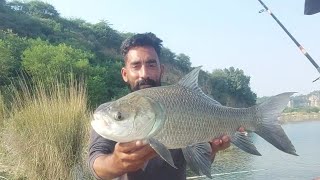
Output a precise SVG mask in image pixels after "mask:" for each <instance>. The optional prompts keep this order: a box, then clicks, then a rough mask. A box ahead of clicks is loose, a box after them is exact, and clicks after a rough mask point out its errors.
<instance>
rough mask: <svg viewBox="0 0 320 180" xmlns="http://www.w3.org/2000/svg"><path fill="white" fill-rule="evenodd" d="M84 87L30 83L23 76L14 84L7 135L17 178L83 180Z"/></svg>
mask: <svg viewBox="0 0 320 180" xmlns="http://www.w3.org/2000/svg"><path fill="white" fill-rule="evenodd" d="M84 87H85V86H84V83H78V82H74V81H70V82H69V83H67V84H63V83H60V82H59V81H56V82H55V83H52V84H51V85H44V83H42V82H41V81H38V82H36V83H34V85H33V86H32V88H30V87H28V86H27V85H26V83H24V82H23V81H22V83H21V84H20V86H19V87H17V88H15V90H14V91H13V92H14V93H13V94H14V97H13V103H12V106H11V112H10V114H9V119H8V123H7V125H6V127H5V130H4V136H3V137H4V138H3V141H4V144H5V147H7V150H8V152H9V154H8V155H9V156H10V159H11V163H13V165H14V167H15V169H13V170H12V171H13V172H15V174H14V175H15V177H22V175H23V176H24V177H26V178H27V179H35V180H40V179H41V180H42V179H81V176H82V173H83V172H84V171H85V170H84V169H85V167H84V166H83V162H84V161H83V158H82V157H83V154H84V152H83V149H84V147H85V146H86V145H87V144H86V143H87V139H88V137H87V136H88V122H89V121H88V120H89V117H88V112H87V107H86V103H87V99H86V97H87V96H86V90H85V88H84Z"/></svg>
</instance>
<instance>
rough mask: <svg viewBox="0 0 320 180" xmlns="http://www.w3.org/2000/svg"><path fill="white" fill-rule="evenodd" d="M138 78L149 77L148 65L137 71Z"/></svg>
mask: <svg viewBox="0 0 320 180" xmlns="http://www.w3.org/2000/svg"><path fill="white" fill-rule="evenodd" d="M139 76H140V78H148V77H149V70H148V67H146V66H142V67H141V69H140V71H139Z"/></svg>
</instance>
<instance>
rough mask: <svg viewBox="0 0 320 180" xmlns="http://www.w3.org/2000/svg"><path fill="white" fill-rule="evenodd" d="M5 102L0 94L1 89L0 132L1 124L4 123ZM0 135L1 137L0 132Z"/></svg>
mask: <svg viewBox="0 0 320 180" xmlns="http://www.w3.org/2000/svg"><path fill="white" fill-rule="evenodd" d="M5 109H6V107H5V104H4V99H3V96H2V94H1V91H0V132H2V128H3V125H4V117H5V112H6V111H5ZM0 137H1V134H0Z"/></svg>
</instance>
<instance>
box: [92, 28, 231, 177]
mask: <svg viewBox="0 0 320 180" xmlns="http://www.w3.org/2000/svg"><path fill="white" fill-rule="evenodd" d="M161 43H162V40H160V39H159V38H157V37H156V36H155V35H154V34H152V33H145V34H136V35H134V36H133V37H131V38H128V39H127V40H125V41H124V42H123V44H122V46H121V53H122V55H123V57H124V60H125V66H124V67H123V68H122V69H121V74H122V78H123V80H124V81H125V82H126V83H127V84H128V86H129V87H130V89H131V91H136V90H139V89H143V88H149V87H155V86H160V85H161V76H162V74H163V71H164V67H163V65H161V64H160V58H159V56H160V51H161V47H162V45H161ZM210 143H211V147H212V159H213V158H214V156H215V154H216V153H217V152H218V151H219V150H223V149H226V148H227V147H229V146H230V138H229V137H227V136H223V137H221V139H214V140H213V141H212V142H210ZM170 152H171V155H172V157H173V160H174V163H175V166H176V167H177V168H178V169H175V168H173V167H171V166H170V165H169V164H168V163H167V162H165V161H164V160H162V159H161V158H160V157H159V156H158V155H157V154H156V153H155V151H154V150H153V149H152V148H151V147H150V146H149V145H148V144H147V143H146V142H144V141H135V142H129V143H116V142H114V141H111V140H107V139H104V138H103V137H101V136H100V135H98V134H97V133H96V132H95V131H94V130H92V131H91V138H90V149H89V167H90V169H91V171H92V173H93V175H94V176H95V177H96V178H97V179H113V178H119V179H130V180H131V179H139V180H140V179H154V180H156V179H166V180H170V179H175V180H179V179H186V162H185V160H184V157H183V154H182V151H181V150H180V149H176V150H170ZM142 169H144V170H142Z"/></svg>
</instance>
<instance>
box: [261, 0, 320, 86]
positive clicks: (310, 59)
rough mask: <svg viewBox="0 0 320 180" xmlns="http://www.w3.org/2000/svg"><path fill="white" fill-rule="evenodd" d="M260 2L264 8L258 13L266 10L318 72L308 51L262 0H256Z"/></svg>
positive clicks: (319, 69)
mask: <svg viewBox="0 0 320 180" xmlns="http://www.w3.org/2000/svg"><path fill="white" fill-rule="evenodd" d="M258 1H259V2H260V4H261V5H262V6H263V7H264V9H262V10H260V11H259V13H262V12H268V13H269V14H270V15H271V16H272V17H273V19H274V20H275V21H276V22H277V23H278V24H279V26H280V27H281V28H282V29H283V30H284V31H285V32H286V33H287V35H288V36H289V37H290V38H291V40H292V41H293V42H294V43H295V44H296V46H297V47H298V48H299V49H300V51H301V52H302V54H303V55H305V56H306V57H307V58H308V59H309V61H310V62H311V64H312V65H313V66H314V67H315V68H316V69H317V71H318V72H319V73H320V67H319V65H318V64H317V63H316V62H315V61H314V60H313V58H312V57H311V56H310V55H309V53H308V52H307V50H306V49H304V47H303V46H302V45H301V44H300V43H299V42H298V41H297V40H296V39H295V38H294V37H293V36H292V35H291V34H290V32H289V31H288V30H287V28H285V27H284V26H283V25H282V23H281V22H280V21H279V20H278V18H277V17H276V16H275V15H274V14H273V13H272V12H271V10H270V9H269V8H268V7H267V6H266V5H265V4H264V3H263V2H262V0H258ZM319 79H320V77H318V78H317V79H315V80H313V81H312V82H315V81H317V80H319Z"/></svg>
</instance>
